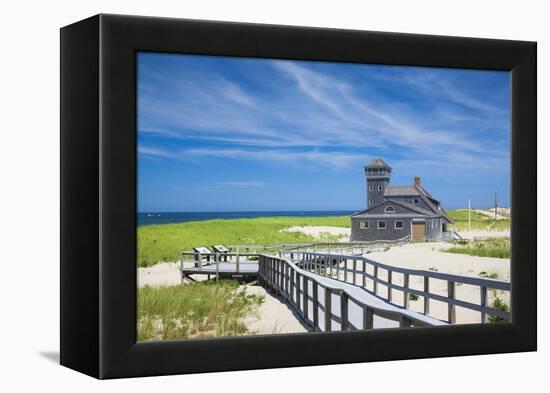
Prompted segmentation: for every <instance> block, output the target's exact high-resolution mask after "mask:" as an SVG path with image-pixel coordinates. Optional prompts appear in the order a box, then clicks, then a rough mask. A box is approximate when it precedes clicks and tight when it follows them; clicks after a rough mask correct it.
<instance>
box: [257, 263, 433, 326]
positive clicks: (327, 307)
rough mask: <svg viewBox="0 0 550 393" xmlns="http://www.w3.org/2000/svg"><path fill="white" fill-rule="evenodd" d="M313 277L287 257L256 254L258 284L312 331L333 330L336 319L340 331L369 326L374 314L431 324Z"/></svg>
mask: <svg viewBox="0 0 550 393" xmlns="http://www.w3.org/2000/svg"><path fill="white" fill-rule="evenodd" d="M317 277H318V276H316V275H315V274H313V273H311V272H308V271H306V270H304V269H301V268H300V267H298V266H297V265H296V264H295V263H294V262H292V261H290V260H287V259H284V258H281V257H277V256H272V255H265V254H262V255H260V258H259V270H258V281H259V284H260V285H262V286H264V287H266V288H267V289H269V290H271V291H272V292H274V293H275V294H276V295H278V296H280V297H282V298H283V299H284V300H285V301H286V302H287V303H288V304H289V305H290V306H291V307H293V308H294V309H295V310H296V312H298V313H299V315H300V316H301V318H302V320H304V321H305V322H306V323H307V324H308V325H309V326H310V327H311V328H312V330H314V331H326V332H329V331H332V330H335V329H334V327H335V326H334V325H335V324H334V323H333V322H336V325H337V326H336V327H337V328H339V330H342V331H345V330H356V329H372V328H373V320H374V316H375V315H377V316H379V317H381V318H385V319H389V320H393V321H398V322H399V326H400V327H409V326H431V325H432V323H429V322H428V320H427V319H425V318H416V317H415V316H414V313H410V312H408V313H404V312H402V311H400V310H399V309H398V308H395V309H394V310H391V309H388V308H383V307H377V306H376V305H373V304H370V303H368V302H364V301H361V300H360V299H358V298H356V297H355V296H353V295H352V294H350V293H349V292H348V291H347V290H345V289H342V288H338V287H337V286H331V285H328V284H326V283H325V284H323V283H321V282H319V280H318V278H317ZM334 296H337V297H338V298H339V307H338V310H337V311H339V312H338V314H336V313H335V312H334V311H336V310H333V309H332V308H333V307H332V306H333V297H334ZM350 303H351V304H355V305H356V306H358V307H359V308H360V309H361V313H362V318H361V323H360V324H358V325H359V326H356V324H353V323H352V322H351V321H350V319H349V305H350ZM310 306H311V307H310ZM434 321H435V320H434Z"/></svg>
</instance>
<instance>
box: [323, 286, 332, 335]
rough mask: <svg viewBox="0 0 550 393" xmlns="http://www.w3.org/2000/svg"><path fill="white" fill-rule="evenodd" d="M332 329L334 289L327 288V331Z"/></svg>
mask: <svg viewBox="0 0 550 393" xmlns="http://www.w3.org/2000/svg"><path fill="white" fill-rule="evenodd" d="M331 330H332V289H330V288H325V332H330V331H331Z"/></svg>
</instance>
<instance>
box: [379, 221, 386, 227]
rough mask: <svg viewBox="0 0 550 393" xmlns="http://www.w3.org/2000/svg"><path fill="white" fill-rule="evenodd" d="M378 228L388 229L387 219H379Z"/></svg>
mask: <svg viewBox="0 0 550 393" xmlns="http://www.w3.org/2000/svg"><path fill="white" fill-rule="evenodd" d="M378 229H386V221H378Z"/></svg>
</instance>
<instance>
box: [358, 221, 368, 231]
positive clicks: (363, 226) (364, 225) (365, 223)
mask: <svg viewBox="0 0 550 393" xmlns="http://www.w3.org/2000/svg"><path fill="white" fill-rule="evenodd" d="M359 228H361V229H369V222H368V221H359Z"/></svg>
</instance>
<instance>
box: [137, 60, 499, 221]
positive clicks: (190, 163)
mask: <svg viewBox="0 0 550 393" xmlns="http://www.w3.org/2000/svg"><path fill="white" fill-rule="evenodd" d="M509 85H510V81H509V73H507V72H499V71H475V70H462V69H457V70H455V69H444V68H426V67H402V66H380V65H365V64H346V63H332V62H330V63H329V62H307V61H289V60H271V59H248V58H233V57H217V56H194V55H172V54H170V55H168V54H157V53H139V54H138V130H137V132H138V209H139V211H142V212H145V211H165V212H168V211H258V210H361V209H364V208H366V203H365V178H364V173H363V166H364V165H365V164H366V163H367V162H368V161H370V160H371V159H372V158H374V157H377V156H379V157H382V158H383V159H384V160H385V161H386V162H388V164H389V165H390V166H392V167H393V173H392V179H391V182H392V184H412V182H413V180H412V179H413V176H420V177H421V178H422V184H423V185H424V186H425V188H426V189H427V190H428V191H429V192H430V193H431V194H432V195H433V196H434V197H436V198H438V199H439V200H441V201H442V203H443V206H444V207H446V208H449V209H453V208H461V207H465V206H467V203H468V198H471V199H472V205H473V206H476V207H489V206H490V205H491V203H492V201H493V198H494V192H495V191H497V192H498V194H499V199H500V203H501V205H506V206H508V205H509V187H510V181H509V176H510V171H509V166H510V153H509V152H510V110H509V108H510V98H509V97H510V86H509Z"/></svg>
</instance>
